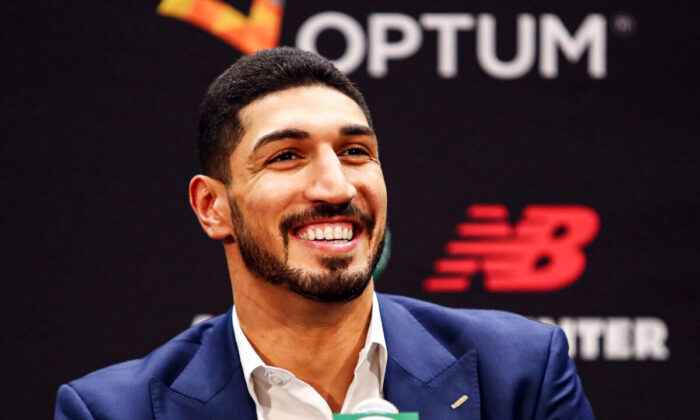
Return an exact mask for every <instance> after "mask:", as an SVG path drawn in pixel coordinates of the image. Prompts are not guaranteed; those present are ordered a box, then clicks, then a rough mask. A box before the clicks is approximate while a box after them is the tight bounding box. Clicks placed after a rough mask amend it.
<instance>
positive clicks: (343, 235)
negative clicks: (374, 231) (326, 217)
mask: <svg viewBox="0 0 700 420" xmlns="http://www.w3.org/2000/svg"><path fill="white" fill-rule="evenodd" d="M360 230H361V229H359V228H358V227H357V226H355V225H354V224H353V223H352V222H346V221H343V222H323V223H311V224H307V225H304V226H302V227H301V228H299V229H297V231H296V234H295V236H296V237H297V238H299V239H304V240H307V241H314V242H325V243H334V244H342V243H347V242H350V241H352V240H353V239H354V238H356V237H357V235H358V234H359V233H360Z"/></svg>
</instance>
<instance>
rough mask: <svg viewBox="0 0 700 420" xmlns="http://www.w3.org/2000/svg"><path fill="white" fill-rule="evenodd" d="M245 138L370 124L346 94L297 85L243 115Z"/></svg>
mask: <svg viewBox="0 0 700 420" xmlns="http://www.w3.org/2000/svg"><path fill="white" fill-rule="evenodd" d="M239 120H240V123H241V127H242V128H243V130H244V134H243V137H244V138H245V137H259V136H261V135H264V134H265V133H264V131H266V130H278V129H280V128H302V127H293V126H308V128H313V126H314V125H317V126H326V127H328V126H334V125H336V126H342V125H347V124H350V123H352V124H364V125H367V126H368V125H369V124H368V122H367V118H366V116H365V114H364V113H363V112H362V109H361V108H360V106H359V105H358V104H357V103H356V102H355V101H354V100H353V99H351V98H350V97H348V96H347V95H345V94H344V93H342V92H340V91H338V90H336V89H333V88H331V87H328V86H324V85H309V86H297V87H292V88H289V89H284V90H280V91H276V92H272V93H269V94H267V95H265V96H263V97H261V98H258V99H256V100H255V101H253V102H251V103H250V104H248V105H246V106H245V107H243V109H241V111H240V112H239Z"/></svg>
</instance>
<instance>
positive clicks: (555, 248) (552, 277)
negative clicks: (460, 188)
mask: <svg viewBox="0 0 700 420" xmlns="http://www.w3.org/2000/svg"><path fill="white" fill-rule="evenodd" d="M467 216H468V217H469V221H467V222H465V223H460V224H459V225H457V235H458V236H459V239H457V240H454V241H450V242H448V243H447V246H446V247H445V250H446V252H447V258H442V259H439V260H437V261H436V262H435V273H436V275H435V276H434V277H429V278H427V279H426V280H425V282H424V283H423V288H424V289H425V290H426V291H428V292H463V291H465V290H468V289H469V287H470V286H471V277H472V276H473V275H475V274H482V275H483V276H484V288H485V289H486V290H488V291H491V292H549V291H552V290H558V289H562V288H564V287H566V286H569V285H570V284H572V283H573V282H575V281H576V280H577V279H578V278H579V277H580V276H581V274H583V270H584V268H585V267H586V256H585V255H584V253H583V250H582V248H583V247H585V246H586V245H588V244H589V243H591V241H593V239H594V238H595V237H596V235H597V234H598V229H599V228H600V219H599V218H598V214H597V213H596V212H595V211H594V210H593V209H591V208H589V207H585V206H563V205H556V206H555V205H533V206H528V207H526V208H525V210H524V211H523V216H522V218H521V219H520V221H519V222H518V223H516V225H515V227H513V226H511V225H510V223H509V222H508V210H507V209H506V208H505V207H504V206H501V205H473V206H470V207H469V208H468V209H467Z"/></svg>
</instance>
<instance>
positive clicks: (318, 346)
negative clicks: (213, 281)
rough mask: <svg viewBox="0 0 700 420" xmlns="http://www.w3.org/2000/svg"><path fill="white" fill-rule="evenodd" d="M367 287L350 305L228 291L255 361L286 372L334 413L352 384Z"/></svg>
mask: <svg viewBox="0 0 700 420" xmlns="http://www.w3.org/2000/svg"><path fill="white" fill-rule="evenodd" d="M373 292H374V287H373V283H372V282H370V284H369V285H368V287H367V288H366V289H365V291H364V292H363V294H362V295H361V296H360V297H358V298H357V299H354V300H353V301H351V302H345V303H321V302H315V301H311V300H309V299H307V298H304V297H302V296H299V295H297V294H295V293H293V292H290V291H288V290H285V289H283V288H281V287H279V286H275V285H271V284H267V283H262V282H259V283H257V284H255V287H246V286H245V285H242V284H237V285H236V287H234V301H235V305H236V314H237V315H238V319H239V322H240V325H241V329H242V330H243V332H244V333H245V335H246V337H247V338H248V340H249V341H250V343H251V345H252V346H253V348H254V349H255V351H256V352H257V353H258V355H259V356H260V358H261V359H262V360H263V361H264V362H265V363H266V364H267V365H270V366H276V367H279V368H283V369H286V370H288V371H290V372H292V373H293V374H294V375H295V376H296V377H297V378H299V379H300V380H302V381H304V382H306V383H308V384H309V385H311V386H312V387H313V388H314V389H316V391H318V393H319V394H321V396H323V398H325V400H326V401H327V402H328V405H329V406H330V408H331V410H332V411H333V412H339V411H340V409H341V407H342V405H343V400H344V398H345V395H346V393H347V389H348V387H349V386H350V383H351V382H352V380H353V375H354V370H355V366H356V365H357V360H358V354H359V352H360V350H361V349H362V347H363V346H364V343H365V340H366V337H367V329H368V326H369V321H370V316H371V311H372V296H373Z"/></svg>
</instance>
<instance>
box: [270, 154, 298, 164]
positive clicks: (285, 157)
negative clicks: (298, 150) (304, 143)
mask: <svg viewBox="0 0 700 420" xmlns="http://www.w3.org/2000/svg"><path fill="white" fill-rule="evenodd" d="M296 158H297V155H295V154H294V153H293V152H282V153H280V154H279V155H277V156H275V157H274V158H273V159H272V160H271V161H270V162H282V161H285V160H292V159H296Z"/></svg>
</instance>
